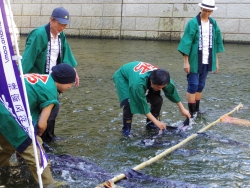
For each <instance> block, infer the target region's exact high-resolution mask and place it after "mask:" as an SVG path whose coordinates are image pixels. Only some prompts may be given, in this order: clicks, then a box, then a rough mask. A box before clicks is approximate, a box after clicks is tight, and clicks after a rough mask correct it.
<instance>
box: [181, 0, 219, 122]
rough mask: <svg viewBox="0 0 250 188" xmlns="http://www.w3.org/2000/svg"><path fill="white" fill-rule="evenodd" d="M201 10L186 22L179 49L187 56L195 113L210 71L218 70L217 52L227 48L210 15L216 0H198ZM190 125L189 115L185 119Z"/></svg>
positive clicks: (189, 96) (191, 104) (190, 101)
mask: <svg viewBox="0 0 250 188" xmlns="http://www.w3.org/2000/svg"><path fill="white" fill-rule="evenodd" d="M199 6H200V7H201V12H200V13H199V14H198V15H197V16H196V17H194V18H192V19H191V20H190V21H189V22H188V23H187V25H186V28H185V31H184V35H183V37H182V38H181V41H180V43H179V46H178V51H179V52H181V54H182V55H183V57H184V71H185V72H186V73H187V81H188V88H187V100H188V108H189V112H190V114H191V116H192V117H193V116H194V114H195V113H196V112H198V113H201V111H200V110H199V105H200V100H201V96H202V91H203V89H204V87H205V83H206V78H207V74H208V72H209V71H212V72H214V73H217V72H218V71H219V61H218V56H217V53H219V52H223V51H224V45H223V40H222V34H221V31H220V28H219V26H218V25H217V22H216V21H215V20H214V19H213V18H211V17H210V15H211V14H212V12H213V10H216V9H217V7H216V6H215V3H214V0H203V1H202V3H199ZM184 124H186V125H189V119H186V120H185V121H184Z"/></svg>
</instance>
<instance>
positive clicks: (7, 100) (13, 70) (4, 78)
mask: <svg viewBox="0 0 250 188" xmlns="http://www.w3.org/2000/svg"><path fill="white" fill-rule="evenodd" d="M4 7H5V5H4V2H3V0H0V102H1V103H2V104H3V105H4V106H5V108H6V109H7V110H8V111H9V112H10V114H11V115H12V117H13V118H14V119H15V120H16V122H18V124H19V125H20V127H22V129H23V130H24V131H25V132H26V134H27V135H28V136H29V137H30V138H31V139H32V137H34V138H36V136H33V135H32V134H34V133H32V132H30V128H29V126H33V123H32V122H29V118H28V117H29V114H30V113H28V112H27V106H26V105H28V104H26V101H25V96H24V92H26V91H24V88H23V85H22V80H21V77H20V72H19V70H18V66H17V62H16V61H15V60H13V57H14V56H15V54H14V50H13V46H12V42H11V37H10V36H11V34H10V32H9V26H8V22H7V17H6V12H5V8H4ZM13 34H14V33H13ZM36 144H38V148H39V150H40V156H41V164H40V166H41V168H42V170H43V169H44V168H45V167H46V166H47V157H46V155H45V153H44V152H43V150H42V149H41V146H40V145H39V143H38V142H37V141H36Z"/></svg>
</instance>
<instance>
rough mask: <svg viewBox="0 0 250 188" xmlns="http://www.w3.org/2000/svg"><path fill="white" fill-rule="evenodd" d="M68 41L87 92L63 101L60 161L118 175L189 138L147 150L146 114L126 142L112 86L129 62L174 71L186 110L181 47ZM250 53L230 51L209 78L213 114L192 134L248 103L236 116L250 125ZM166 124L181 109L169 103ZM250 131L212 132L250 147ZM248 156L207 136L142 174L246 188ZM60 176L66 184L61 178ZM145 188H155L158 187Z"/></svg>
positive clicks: (222, 128) (226, 127)
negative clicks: (78, 160)
mask: <svg viewBox="0 0 250 188" xmlns="http://www.w3.org/2000/svg"><path fill="white" fill-rule="evenodd" d="M24 40H25V37H22V38H21V41H20V46H19V47H20V49H21V50H22V49H23V45H24ZM68 40H69V43H70V45H71V47H72V50H73V52H74V54H75V56H76V59H77V60H78V63H79V65H78V67H77V71H78V74H79V76H80V87H78V88H72V89H71V90H70V91H67V92H66V93H65V94H63V95H62V96H61V99H60V102H61V108H60V114H59V117H58V119H57V124H56V135H57V136H59V137H62V138H64V139H63V140H59V141H57V142H55V143H53V144H51V146H52V147H53V148H55V152H54V154H56V155H59V154H70V155H73V156H78V157H84V158H86V159H88V160H89V161H92V162H94V163H96V164H98V165H99V166H100V167H102V168H103V169H106V170H107V172H110V173H112V174H113V175H117V174H121V173H124V172H125V171H126V170H128V169H129V168H132V167H134V166H136V165H138V164H140V163H142V162H143V161H146V160H148V159H149V158H151V157H154V156H155V155H157V154H159V153H160V152H162V151H164V150H165V149H167V148H168V147H170V145H172V144H171V143H174V144H175V143H178V142H179V141H182V140H183V139H184V138H183V137H182V136H180V135H173V134H164V135H163V136H162V137H159V138H158V140H157V141H158V142H165V143H166V144H163V145H158V146H157V147H145V145H143V144H142V142H141V140H142V139H145V138H147V137H150V136H151V134H152V133H150V132H147V130H145V126H144V124H145V117H144V116H142V115H135V117H134V119H133V120H134V122H133V125H132V126H133V127H132V130H133V134H134V137H133V138H131V139H127V138H124V137H123V136H122V134H121V128H122V117H121V116H122V114H121V112H122V111H121V109H120V108H119V104H118V99H117V95H116V92H115V89H114V85H113V82H112V80H111V76H112V75H113V73H114V72H115V71H116V70H117V69H118V68H119V67H120V66H121V65H122V64H124V63H127V62H129V61H134V60H141V61H145V62H151V63H153V64H154V65H156V66H158V67H161V68H164V69H167V70H169V72H170V75H171V77H172V78H173V80H174V82H175V84H176V86H177V89H178V91H179V93H180V95H181V97H182V99H183V103H184V105H185V106H186V107H187V103H186V100H185V94H186V85H187V82H186V75H185V73H184V71H183V58H182V56H181V54H180V53H179V52H178V51H177V50H176V49H177V45H178V43H174V42H172V43H170V42H165V41H164V42H163V41H157V42H155V41H130V40H127V41H125V40H120V41H119V40H100V39H68ZM249 48H250V47H249V46H248V45H239V44H237V45H236V44H226V45H225V49H226V52H224V53H222V54H219V60H220V73H219V74H209V77H208V79H207V85H206V87H205V90H204V93H203V99H202V101H201V108H204V109H205V110H206V114H205V115H203V116H202V117H200V118H198V119H197V121H196V124H195V125H193V126H192V128H191V129H189V130H187V132H186V133H185V134H187V135H189V134H192V133H195V132H197V131H198V130H199V129H201V128H203V127H204V126H206V125H207V124H209V123H211V122H213V121H215V120H216V119H217V118H219V117H220V116H221V115H223V114H225V113H227V112H229V111H231V110H232V109H233V108H234V107H235V106H237V105H238V104H239V103H240V102H241V103H243V104H244V109H242V110H240V111H239V112H238V113H234V114H233V116H235V117H239V118H244V119H249V112H250V110H249V109H248V107H249V100H250V97H249V94H248V92H249V79H250V75H249V56H248V55H247V54H248V52H249V50H250V49H249ZM161 120H163V121H165V122H166V123H168V124H173V123H175V122H177V121H180V120H184V119H183V116H182V115H181V114H180V113H179V110H178V107H177V106H176V105H175V104H172V103H170V102H169V101H168V100H166V101H165V102H164V104H163V108H162V117H161ZM249 132H250V130H249V128H248V127H246V126H239V125H231V124H223V123H219V124H216V125H215V126H213V127H212V128H211V129H210V130H208V131H207V132H206V133H207V134H209V135H212V136H218V137H224V138H225V139H227V138H228V139H231V140H235V141H238V142H240V143H246V144H250V141H249V139H248V135H249ZM249 153H250V150H249V148H246V147H244V146H238V145H237V144H227V143H223V142H220V141H218V140H214V139H210V138H208V137H202V136H200V137H198V138H196V139H194V140H192V141H190V142H189V143H188V144H186V145H185V146H183V147H182V148H181V149H180V150H178V151H176V152H173V153H172V154H170V155H167V156H165V157H164V158H163V159H161V160H159V161H158V162H156V163H154V164H152V165H150V166H148V167H146V168H144V169H143V170H141V172H143V173H145V174H148V175H153V176H156V177H164V178H168V179H171V180H178V181H184V182H187V183H192V184H196V185H199V186H204V187H247V186H248V185H249V184H250V180H249V179H250V173H249V172H250V159H249ZM55 177H56V178H57V179H63V177H62V176H61V175H58V174H55ZM67 178H69V177H67ZM67 178H65V179H66V180H67ZM85 183H86V182H85ZM99 183H101V182H97V181H95V180H92V181H89V182H88V185H86V184H85V185H86V186H87V187H95V186H96V185H97V184H99ZM70 184H71V185H72V187H85V186H84V185H83V184H82V183H81V182H79V181H77V179H75V180H72V179H71V181H70ZM143 186H144V187H149V186H150V187H154V186H152V185H151V184H150V185H149V184H148V185H147V184H146V185H143ZM157 187H159V185H157Z"/></svg>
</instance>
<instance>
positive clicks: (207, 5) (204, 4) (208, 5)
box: [198, 0, 217, 10]
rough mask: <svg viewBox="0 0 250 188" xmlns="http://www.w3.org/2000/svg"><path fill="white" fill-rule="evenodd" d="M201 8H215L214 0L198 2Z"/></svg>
mask: <svg viewBox="0 0 250 188" xmlns="http://www.w3.org/2000/svg"><path fill="white" fill-rule="evenodd" d="M198 5H199V6H200V7H201V8H205V9H209V10H216V9H217V7H216V6H215V2H214V0H202V3H199V4H198Z"/></svg>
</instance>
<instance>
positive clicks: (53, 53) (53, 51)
mask: <svg viewBox="0 0 250 188" xmlns="http://www.w3.org/2000/svg"><path fill="white" fill-rule="evenodd" d="M58 35H59V34H58ZM58 35H57V36H56V38H54V37H53V35H52V34H51V33H50V43H51V44H50V47H51V48H50V68H49V73H51V72H52V70H51V69H52V67H53V66H55V65H56V63H57V61H56V60H57V58H58V54H59V43H58Z"/></svg>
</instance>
